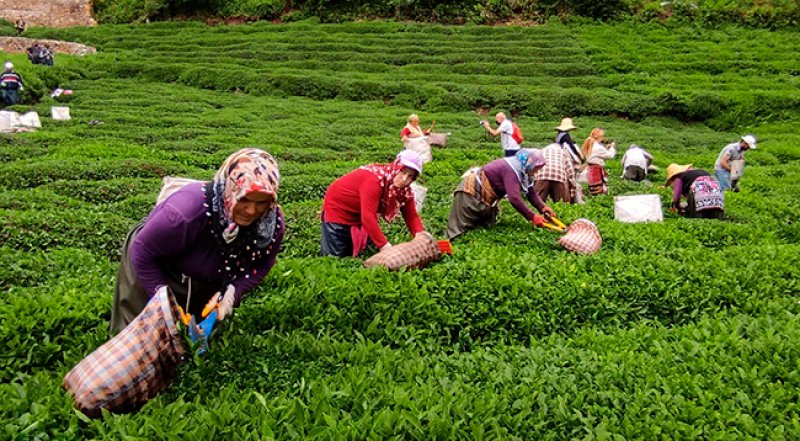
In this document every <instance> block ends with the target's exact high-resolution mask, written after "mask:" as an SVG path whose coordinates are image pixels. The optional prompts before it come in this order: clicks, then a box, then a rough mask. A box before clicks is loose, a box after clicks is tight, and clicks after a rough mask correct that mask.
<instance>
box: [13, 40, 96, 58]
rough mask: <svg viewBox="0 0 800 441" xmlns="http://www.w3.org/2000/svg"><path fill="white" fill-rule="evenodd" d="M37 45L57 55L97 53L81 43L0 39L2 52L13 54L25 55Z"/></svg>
mask: <svg viewBox="0 0 800 441" xmlns="http://www.w3.org/2000/svg"><path fill="white" fill-rule="evenodd" d="M36 43H41V44H43V45H49V46H50V49H51V50H53V51H54V52H55V53H56V55H58V54H73V55H86V54H93V53H95V52H97V49H95V48H93V47H91V46H86V45H85V44H80V43H70V42H68V41H60V40H44V39H37V38H23V37H0V50H2V51H4V52H11V53H24V52H25V50H26V49H28V48H29V47H31V46H33V45H34V44H36Z"/></svg>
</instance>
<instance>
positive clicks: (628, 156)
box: [622, 147, 647, 170]
mask: <svg viewBox="0 0 800 441" xmlns="http://www.w3.org/2000/svg"><path fill="white" fill-rule="evenodd" d="M631 166H637V167H641V168H642V169H644V170H647V157H646V156H645V154H644V150H642V149H640V148H638V147H632V148H629V149H628V151H626V152H625V156H623V157H622V168H626V167H631Z"/></svg>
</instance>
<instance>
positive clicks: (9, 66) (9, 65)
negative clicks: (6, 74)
mask: <svg viewBox="0 0 800 441" xmlns="http://www.w3.org/2000/svg"><path fill="white" fill-rule="evenodd" d="M3 67H5V68H6V70H8V69H13V68H14V64H13V63H12V62H10V61H6V64H4V65H3Z"/></svg>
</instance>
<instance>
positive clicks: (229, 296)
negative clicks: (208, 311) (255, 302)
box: [215, 285, 236, 320]
mask: <svg viewBox="0 0 800 441" xmlns="http://www.w3.org/2000/svg"><path fill="white" fill-rule="evenodd" d="M215 295H216V294H215ZM234 303H236V289H235V288H234V287H233V285H228V288H227V289H226V290H225V295H224V296H222V300H221V301H220V302H219V316H218V317H217V320H223V319H224V318H225V317H227V316H229V315H231V314H233V304H234Z"/></svg>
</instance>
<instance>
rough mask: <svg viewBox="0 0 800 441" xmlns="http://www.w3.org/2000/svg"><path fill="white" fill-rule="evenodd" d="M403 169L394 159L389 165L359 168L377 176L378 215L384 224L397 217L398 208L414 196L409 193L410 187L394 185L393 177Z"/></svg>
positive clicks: (371, 165)
mask: <svg viewBox="0 0 800 441" xmlns="http://www.w3.org/2000/svg"><path fill="white" fill-rule="evenodd" d="M404 168H406V167H405V166H404V165H403V164H401V163H400V159H396V160H395V161H394V162H392V163H391V164H370V165H365V166H363V167H361V169H362V170H367V171H368V172H370V173H372V174H373V175H375V176H377V178H378V182H380V185H381V202H380V205H378V213H379V214H381V215H382V216H383V218H384V219H385V220H386V222H391V221H392V219H394V218H395V217H396V216H397V212H398V211H399V210H400V208H401V207H403V206H404V205H405V204H406V202H408V201H409V200H411V198H412V197H413V195H414V193H413V192H412V191H411V186H408V187H406V188H397V186H396V185H394V178H395V176H397V175H398V174H400V172H401V171H402V170H403V169H404Z"/></svg>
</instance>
